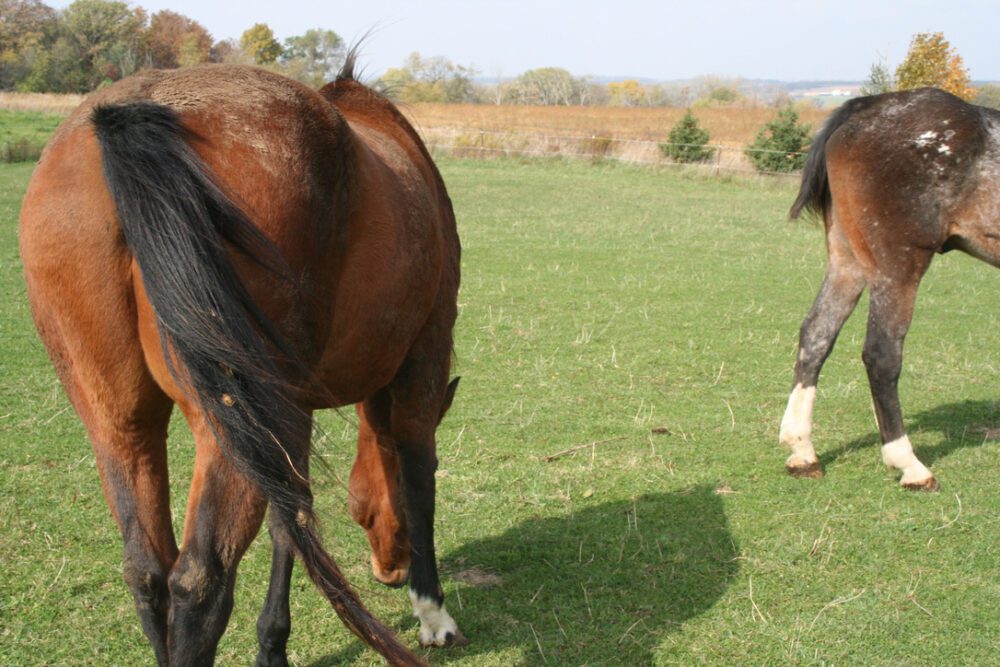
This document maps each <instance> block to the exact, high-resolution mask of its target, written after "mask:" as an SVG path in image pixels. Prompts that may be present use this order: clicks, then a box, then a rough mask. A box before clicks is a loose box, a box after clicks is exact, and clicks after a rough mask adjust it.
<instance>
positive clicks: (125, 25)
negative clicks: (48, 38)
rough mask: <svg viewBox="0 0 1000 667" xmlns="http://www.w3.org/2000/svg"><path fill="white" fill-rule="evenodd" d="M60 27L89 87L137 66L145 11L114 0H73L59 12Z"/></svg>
mask: <svg viewBox="0 0 1000 667" xmlns="http://www.w3.org/2000/svg"><path fill="white" fill-rule="evenodd" d="M62 23H63V29H64V30H65V31H66V34H67V36H68V37H69V40H70V43H71V46H72V47H73V48H74V49H75V51H76V52H77V54H78V56H79V58H80V66H81V68H82V69H83V71H84V72H85V73H86V74H85V80H86V87H85V89H84V90H81V91H80V92H86V91H87V90H93V89H94V88H96V87H97V86H98V85H100V84H101V83H104V82H108V81H117V80H118V79H121V78H122V77H125V76H128V75H129V74H132V73H133V72H135V71H136V70H137V69H139V65H140V64H141V63H140V51H141V46H142V32H143V28H144V27H145V24H146V13H145V11H144V10H143V9H141V8H138V7H137V8H135V9H132V8H131V7H129V6H128V4H127V3H125V2H119V1H116V0H76V2H74V3H73V4H71V5H70V6H69V7H67V8H66V11H65V12H63V21H62Z"/></svg>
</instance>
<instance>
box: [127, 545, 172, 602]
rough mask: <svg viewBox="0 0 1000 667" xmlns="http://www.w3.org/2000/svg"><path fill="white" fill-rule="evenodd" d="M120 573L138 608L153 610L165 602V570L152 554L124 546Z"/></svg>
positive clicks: (167, 594)
mask: <svg viewBox="0 0 1000 667" xmlns="http://www.w3.org/2000/svg"><path fill="white" fill-rule="evenodd" d="M122 575H123V577H124V579H125V584H126V585H127V586H128V588H129V590H130V591H131V592H132V595H133V596H134V597H135V602H136V605H137V606H139V607H140V609H141V608H150V609H154V610H155V609H159V608H160V607H162V606H164V605H165V604H166V601H167V599H168V597H169V592H168V588H167V571H166V569H165V568H164V566H163V565H162V564H161V563H160V562H159V561H158V560H157V559H156V557H155V556H153V555H152V554H150V553H148V552H139V551H138V550H134V549H130V548H129V547H126V549H125V559H124V562H123V566H122Z"/></svg>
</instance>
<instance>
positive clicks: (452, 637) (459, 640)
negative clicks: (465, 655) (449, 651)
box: [420, 629, 469, 648]
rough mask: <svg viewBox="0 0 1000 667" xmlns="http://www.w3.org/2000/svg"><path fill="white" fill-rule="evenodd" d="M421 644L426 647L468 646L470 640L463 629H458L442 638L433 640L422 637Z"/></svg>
mask: <svg viewBox="0 0 1000 667" xmlns="http://www.w3.org/2000/svg"><path fill="white" fill-rule="evenodd" d="M420 645H421V646H423V647H424V648H451V647H453V646H468V645H469V640H468V639H466V637H465V635H463V634H462V631H461V630H458V629H456V630H455V631H454V632H448V633H446V634H445V636H444V638H442V639H435V640H431V641H424V640H423V639H421V640H420Z"/></svg>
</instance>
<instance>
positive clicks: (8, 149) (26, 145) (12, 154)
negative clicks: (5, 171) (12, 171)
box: [0, 139, 44, 164]
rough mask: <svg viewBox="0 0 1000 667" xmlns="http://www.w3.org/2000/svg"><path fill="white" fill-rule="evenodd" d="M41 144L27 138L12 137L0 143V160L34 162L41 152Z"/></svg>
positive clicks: (5, 161) (4, 161)
mask: <svg viewBox="0 0 1000 667" xmlns="http://www.w3.org/2000/svg"><path fill="white" fill-rule="evenodd" d="M42 148H44V146H42V145H41V144H38V143H34V142H32V141H29V140H28V139H14V140H13V141H9V142H5V143H3V144H0V162H2V163H7V164H9V163H12V162H34V161H35V160H37V159H38V158H39V157H40V156H41V154H42Z"/></svg>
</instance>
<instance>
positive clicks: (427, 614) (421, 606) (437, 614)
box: [410, 589, 458, 646]
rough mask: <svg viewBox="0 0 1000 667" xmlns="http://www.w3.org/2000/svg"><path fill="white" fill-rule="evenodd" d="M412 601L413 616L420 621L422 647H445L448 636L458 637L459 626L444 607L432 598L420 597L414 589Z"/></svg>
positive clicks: (411, 594) (411, 595) (411, 596)
mask: <svg viewBox="0 0 1000 667" xmlns="http://www.w3.org/2000/svg"><path fill="white" fill-rule="evenodd" d="M410 601H411V602H412V603H413V615H414V616H415V617H416V618H418V619H419V620H420V644H421V646H445V645H446V644H447V643H448V635H452V636H453V637H457V636H458V625H456V624H455V621H454V620H453V619H452V618H451V615H450V614H449V613H448V612H447V611H446V610H445V608H444V605H441V606H438V603H437V602H435V601H434V600H433V599H431V598H422V597H418V596H417V594H416V593H414V592H413V590H412V589H411V590H410Z"/></svg>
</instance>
